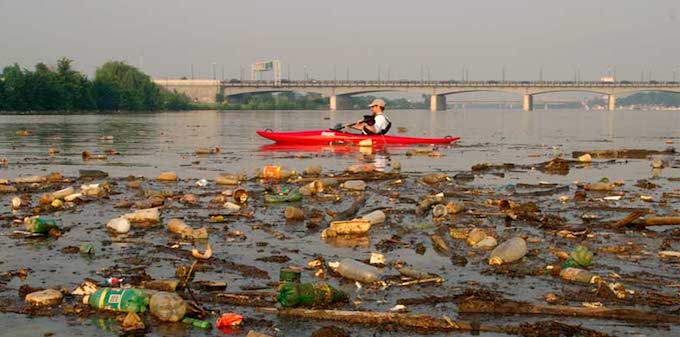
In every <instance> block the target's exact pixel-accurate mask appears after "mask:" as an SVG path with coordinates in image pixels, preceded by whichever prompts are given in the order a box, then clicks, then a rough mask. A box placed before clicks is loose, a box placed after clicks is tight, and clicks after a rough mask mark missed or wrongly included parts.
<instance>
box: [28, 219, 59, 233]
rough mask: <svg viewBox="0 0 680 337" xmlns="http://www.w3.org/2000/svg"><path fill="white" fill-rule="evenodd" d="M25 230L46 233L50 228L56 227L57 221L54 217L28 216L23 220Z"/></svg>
mask: <svg viewBox="0 0 680 337" xmlns="http://www.w3.org/2000/svg"><path fill="white" fill-rule="evenodd" d="M24 223H25V225H26V230H27V231H29V232H31V233H47V232H49V231H50V229H52V228H58V226H57V222H56V221H55V220H54V219H45V218H41V217H33V218H28V219H26V220H25V221H24Z"/></svg>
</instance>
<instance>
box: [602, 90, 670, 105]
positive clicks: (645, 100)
mask: <svg viewBox="0 0 680 337" xmlns="http://www.w3.org/2000/svg"><path fill="white" fill-rule="evenodd" d="M616 104H617V105H619V106H628V105H644V106H653V105H659V106H665V107H678V106H680V93H677V92H661V91H650V92H638V93H635V94H632V95H630V96H626V97H622V98H619V99H617V102H616Z"/></svg>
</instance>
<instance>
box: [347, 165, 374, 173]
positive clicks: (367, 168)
mask: <svg viewBox="0 0 680 337" xmlns="http://www.w3.org/2000/svg"><path fill="white" fill-rule="evenodd" d="M373 171H375V165H372V164H364V165H351V166H349V167H348V168H347V172H349V173H361V172H373Z"/></svg>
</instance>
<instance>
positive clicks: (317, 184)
mask: <svg viewBox="0 0 680 337" xmlns="http://www.w3.org/2000/svg"><path fill="white" fill-rule="evenodd" d="M323 187H324V186H323V182H322V181H321V180H314V181H312V182H311V183H309V184H307V185H304V186H302V187H300V193H302V195H314V194H317V193H321V192H323Z"/></svg>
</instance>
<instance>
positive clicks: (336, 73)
mask: <svg viewBox="0 0 680 337" xmlns="http://www.w3.org/2000/svg"><path fill="white" fill-rule="evenodd" d="M337 81H338V72H337V69H336V66H335V64H334V65H333V82H337Z"/></svg>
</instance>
